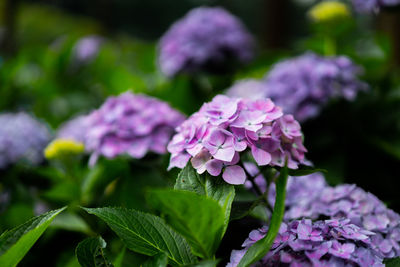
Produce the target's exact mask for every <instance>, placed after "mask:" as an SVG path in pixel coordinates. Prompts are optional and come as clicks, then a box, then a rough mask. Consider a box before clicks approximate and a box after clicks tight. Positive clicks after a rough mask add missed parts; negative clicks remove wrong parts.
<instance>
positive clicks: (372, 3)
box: [352, 0, 400, 13]
mask: <svg viewBox="0 0 400 267" xmlns="http://www.w3.org/2000/svg"><path fill="white" fill-rule="evenodd" d="M352 1H353V6H354V8H355V10H356V11H357V12H359V13H377V12H379V10H380V9H381V8H382V7H391V6H396V5H400V0H352Z"/></svg>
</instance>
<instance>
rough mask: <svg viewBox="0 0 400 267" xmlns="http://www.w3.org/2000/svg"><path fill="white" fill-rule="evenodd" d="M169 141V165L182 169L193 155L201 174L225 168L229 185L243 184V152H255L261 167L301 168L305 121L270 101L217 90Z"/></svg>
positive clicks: (192, 159) (214, 173)
mask: <svg viewBox="0 0 400 267" xmlns="http://www.w3.org/2000/svg"><path fill="white" fill-rule="evenodd" d="M177 131H178V133H177V134H176V135H175V136H174V137H173V139H172V141H171V142H170V143H169V144H168V151H169V152H170V153H171V154H172V155H171V160H170V166H169V168H172V167H178V168H183V167H185V166H186V164H187V162H188V161H189V160H190V159H191V164H192V166H193V167H194V168H195V169H196V170H197V172H198V173H200V174H201V173H204V172H205V171H207V172H208V173H209V174H211V175H212V176H218V175H220V174H221V173H222V178H223V179H224V180H225V181H226V182H228V183H230V184H243V183H244V182H245V179H246V175H245V172H244V170H243V169H242V167H241V166H240V165H239V164H238V163H239V161H240V155H239V154H243V153H251V155H252V156H253V158H254V160H255V162H256V163H257V165H258V166H265V165H270V166H283V165H284V163H285V158H286V157H287V158H288V167H289V168H292V169H296V168H298V165H299V164H301V163H302V162H303V161H304V153H305V152H306V151H307V150H306V149H305V147H304V146H303V142H302V133H301V127H300V124H299V123H298V122H297V121H296V120H295V119H294V118H293V116H291V115H283V113H282V111H281V109H280V108H279V107H277V106H275V104H274V103H273V102H272V101H271V100H270V99H264V100H256V101H252V100H249V99H240V98H229V97H227V96H223V95H217V96H216V97H214V99H213V100H212V101H211V102H209V103H205V104H204V105H203V106H202V107H201V109H200V111H198V112H196V113H194V114H193V115H192V116H191V117H190V118H189V119H187V120H186V121H185V122H184V123H182V124H181V125H180V126H179V127H178V128H177Z"/></svg>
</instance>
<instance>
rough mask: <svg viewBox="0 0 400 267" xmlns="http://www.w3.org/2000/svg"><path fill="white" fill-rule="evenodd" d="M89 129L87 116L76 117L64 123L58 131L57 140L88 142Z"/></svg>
mask: <svg viewBox="0 0 400 267" xmlns="http://www.w3.org/2000/svg"><path fill="white" fill-rule="evenodd" d="M88 127H89V119H88V116H87V115H82V116H78V117H75V118H73V119H71V120H69V121H67V122H65V123H63V124H62V125H61V126H60V127H59V129H58V130H57V138H63V139H71V140H74V141H76V142H80V143H85V142H86V132H87V131H88Z"/></svg>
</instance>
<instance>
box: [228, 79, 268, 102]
mask: <svg viewBox="0 0 400 267" xmlns="http://www.w3.org/2000/svg"><path fill="white" fill-rule="evenodd" d="M226 95H227V96H230V97H239V98H248V99H251V100H257V99H263V98H266V97H265V85H264V83H263V82H261V81H258V80H255V79H245V80H239V81H237V82H235V83H234V84H233V85H232V86H231V87H230V88H229V89H228V91H226Z"/></svg>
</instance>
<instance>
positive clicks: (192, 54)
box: [159, 7, 254, 76]
mask: <svg viewBox="0 0 400 267" xmlns="http://www.w3.org/2000/svg"><path fill="white" fill-rule="evenodd" d="M253 48H254V41H253V38H252V36H251V35H250V34H249V33H248V32H247V30H246V29H245V27H244V25H243V24H242V23H241V22H240V21H239V20H238V19H237V18H236V17H234V16H233V15H231V14H230V13H229V12H228V11H226V10H225V9H223V8H219V7H199V8H195V9H193V10H191V11H190V12H189V13H188V14H187V15H186V16H185V17H183V18H182V19H181V20H179V21H177V22H175V23H174V24H173V25H172V26H171V28H170V29H169V30H168V31H167V32H166V33H165V34H164V36H163V37H162V38H161V40H160V44H159V64H160V67H161V70H162V72H163V73H164V74H165V75H167V76H174V75H176V74H177V73H180V72H192V71H212V69H211V68H212V67H217V66H221V65H225V64H226V63H227V62H230V61H233V60H235V61H239V62H243V63H245V62H248V61H249V60H251V59H252V57H253V50H254V49H253Z"/></svg>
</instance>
